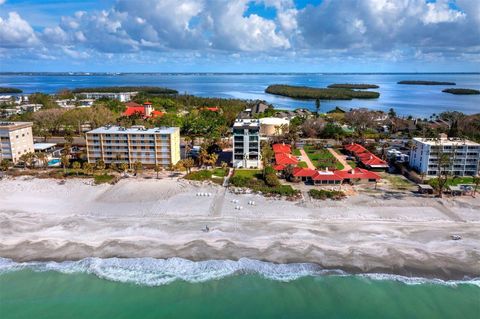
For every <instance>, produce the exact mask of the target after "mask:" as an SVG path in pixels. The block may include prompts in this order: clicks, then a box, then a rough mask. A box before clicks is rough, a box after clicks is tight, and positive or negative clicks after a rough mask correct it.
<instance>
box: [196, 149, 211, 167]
mask: <svg viewBox="0 0 480 319" xmlns="http://www.w3.org/2000/svg"><path fill="white" fill-rule="evenodd" d="M208 155H209V154H208V152H207V150H206V149H205V148H204V147H202V149H201V150H200V154H199V155H198V165H199V166H200V167H202V166H204V165H205V164H206V163H207V161H208Z"/></svg>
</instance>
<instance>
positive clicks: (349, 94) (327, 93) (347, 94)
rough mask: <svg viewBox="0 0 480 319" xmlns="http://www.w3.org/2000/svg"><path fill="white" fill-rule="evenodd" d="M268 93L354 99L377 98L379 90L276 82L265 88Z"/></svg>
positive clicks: (295, 96)
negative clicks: (317, 86) (316, 86)
mask: <svg viewBox="0 0 480 319" xmlns="http://www.w3.org/2000/svg"><path fill="white" fill-rule="evenodd" d="M265 92H266V93H270V94H275V95H281V96H286V97H290V98H293V99H305V100H309V99H312V100H313V99H322V100H352V99H376V98H378V97H379V96H380V93H378V92H372V91H356V90H351V89H340V88H314V87H307V86H293V85H283V84H274V85H269V86H268V87H267V88H266V89H265Z"/></svg>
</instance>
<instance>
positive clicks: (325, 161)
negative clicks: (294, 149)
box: [303, 145, 344, 170]
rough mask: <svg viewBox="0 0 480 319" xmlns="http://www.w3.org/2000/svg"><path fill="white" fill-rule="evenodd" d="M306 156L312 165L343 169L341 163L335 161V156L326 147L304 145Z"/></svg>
mask: <svg viewBox="0 0 480 319" xmlns="http://www.w3.org/2000/svg"><path fill="white" fill-rule="evenodd" d="M303 149H304V150H305V152H306V153H307V155H308V157H309V158H310V160H311V161H312V163H313V165H315V166H316V167H317V168H325V167H335V168H336V169H338V170H342V169H344V166H343V165H342V163H340V162H339V161H337V159H336V158H335V156H333V155H332V153H330V152H329V151H328V150H327V149H325V148H322V149H316V148H315V146H313V145H305V146H304V147H303Z"/></svg>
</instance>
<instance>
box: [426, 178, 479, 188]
mask: <svg viewBox="0 0 480 319" xmlns="http://www.w3.org/2000/svg"><path fill="white" fill-rule="evenodd" d="M435 179H436V178H431V179H429V180H428V182H429V183H430V182H431V181H433V180H435ZM463 184H473V177H471V176H464V177H449V178H448V181H447V184H446V186H458V185H463Z"/></svg>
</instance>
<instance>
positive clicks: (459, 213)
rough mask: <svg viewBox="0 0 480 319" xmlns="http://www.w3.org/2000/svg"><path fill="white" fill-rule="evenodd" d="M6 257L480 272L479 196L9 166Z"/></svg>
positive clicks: (4, 206) (0, 219)
mask: <svg viewBox="0 0 480 319" xmlns="http://www.w3.org/2000/svg"><path fill="white" fill-rule="evenodd" d="M197 193H210V194H211V196H197ZM234 200H236V201H238V202H233V201H234ZM249 201H255V205H253V206H252V205H248V202H249ZM235 206H242V207H243V209H242V210H237V209H235ZM205 225H208V227H210V232H208V233H207V232H204V231H202V229H203V228H204V227H205ZM453 234H458V235H460V236H462V239H461V240H458V241H454V240H452V239H451V238H450V236H451V235H453ZM0 257H4V258H11V259H13V260H16V261H34V260H36V261H39V260H56V261H63V260H78V259H81V258H85V257H154V258H169V257H182V258H187V259H191V260H207V259H233V260H237V259H239V258H242V257H247V258H251V259H258V260H264V261H271V262H277V263H291V262H311V263H316V264H318V265H320V266H321V267H324V268H326V269H342V270H346V271H349V272H354V273H357V272H382V273H393V274H399V275H406V276H423V277H435V278H443V279H464V278H465V277H478V276H480V198H478V197H477V198H472V197H463V198H456V199H454V200H452V199H436V198H423V197H415V196H414V195H408V196H406V195H399V194H393V195H388V194H387V195H386V194H383V195H382V194H369V195H366V194H361V195H356V196H351V197H348V198H347V199H346V200H343V201H338V202H337V201H315V200H311V199H309V198H306V199H304V200H301V201H298V202H290V201H286V200H278V199H268V198H264V197H262V196H260V195H253V194H244V195H237V194H233V193H231V192H229V191H228V190H227V189H225V188H223V187H220V186H212V185H208V184H194V183H190V182H187V181H185V180H178V179H176V178H167V177H165V178H162V179H159V180H157V179H123V180H121V181H120V182H119V183H117V184H116V185H98V186H94V185H92V182H91V181H90V180H84V179H70V180H68V181H67V182H66V183H65V184H64V185H60V184H59V183H58V181H56V180H51V179H34V178H33V179H32V178H25V177H23V178H16V179H12V178H8V179H4V180H2V181H0Z"/></svg>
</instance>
